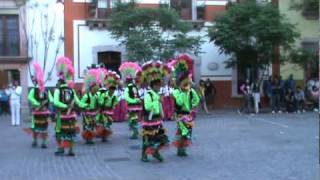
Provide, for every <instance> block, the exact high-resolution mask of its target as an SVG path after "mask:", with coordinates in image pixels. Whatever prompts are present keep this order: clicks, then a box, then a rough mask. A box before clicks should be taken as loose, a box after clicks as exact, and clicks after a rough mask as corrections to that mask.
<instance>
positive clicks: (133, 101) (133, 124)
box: [124, 83, 142, 139]
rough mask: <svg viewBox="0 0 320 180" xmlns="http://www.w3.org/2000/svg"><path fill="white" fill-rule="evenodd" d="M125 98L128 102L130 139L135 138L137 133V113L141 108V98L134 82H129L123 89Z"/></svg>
mask: <svg viewBox="0 0 320 180" xmlns="http://www.w3.org/2000/svg"><path fill="white" fill-rule="evenodd" d="M124 93H125V99H126V101H127V103H128V111H129V127H130V129H131V130H132V135H131V139H137V138H138V135H139V131H138V123H139V113H140V111H141V110H142V107H141V100H140V98H139V94H138V88H137V87H136V85H135V84H133V83H129V84H128V87H127V88H126V89H125V92H124Z"/></svg>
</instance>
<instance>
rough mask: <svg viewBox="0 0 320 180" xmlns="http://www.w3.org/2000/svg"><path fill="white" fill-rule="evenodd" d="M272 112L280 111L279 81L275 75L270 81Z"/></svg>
mask: <svg viewBox="0 0 320 180" xmlns="http://www.w3.org/2000/svg"><path fill="white" fill-rule="evenodd" d="M271 102H272V114H274V113H276V112H278V113H282V111H281V109H280V82H279V79H278V78H277V77H275V78H274V80H273V81H272V100H271Z"/></svg>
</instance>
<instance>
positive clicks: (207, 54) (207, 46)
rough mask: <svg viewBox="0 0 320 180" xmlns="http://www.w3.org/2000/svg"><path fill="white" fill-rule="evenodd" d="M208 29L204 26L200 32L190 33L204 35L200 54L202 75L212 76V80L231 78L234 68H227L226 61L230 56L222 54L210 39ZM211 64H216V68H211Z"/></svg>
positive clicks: (205, 76)
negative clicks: (207, 34)
mask: <svg viewBox="0 0 320 180" xmlns="http://www.w3.org/2000/svg"><path fill="white" fill-rule="evenodd" d="M206 32H207V29H206V28H203V29H202V30H201V31H200V32H198V31H194V32H191V33H190V35H200V36H202V37H203V39H202V40H203V41H204V43H203V44H202V45H201V51H202V52H203V53H201V54H199V57H200V59H201V68H200V69H201V76H202V78H205V79H206V78H210V79H211V80H231V76H232V69H226V68H225V64H224V61H226V60H228V58H229V57H228V56H227V55H225V54H220V53H219V49H218V47H217V46H215V45H214V43H213V42H210V41H209V38H208V37H207V36H206ZM210 66H216V67H217V68H216V69H214V70H210V68H209V67H210Z"/></svg>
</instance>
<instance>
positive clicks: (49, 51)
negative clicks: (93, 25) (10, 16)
mask: <svg viewBox="0 0 320 180" xmlns="http://www.w3.org/2000/svg"><path fill="white" fill-rule="evenodd" d="M16 4H17V5H18V6H20V8H19V10H20V14H21V16H19V17H20V21H21V23H22V31H23V35H24V36H25V39H26V46H27V51H28V55H29V56H31V59H32V60H37V61H39V63H40V64H41V65H42V68H43V71H44V72H45V73H46V74H45V75H46V76H45V81H46V82H47V81H48V80H49V79H51V76H52V73H53V71H54V67H55V63H56V59H57V56H58V54H59V52H60V50H61V48H62V47H63V43H64V34H63V31H60V32H59V31H58V30H57V28H58V27H59V24H58V22H57V18H58V16H59V15H58V14H59V13H62V9H61V8H63V7H60V6H59V5H61V6H63V5H62V4H61V3H60V4H59V2H58V1H56V0H50V1H46V2H42V1H40V0H16ZM52 8H54V9H52ZM60 16H61V14H60ZM61 17H62V16H61ZM39 31H40V33H39ZM49 62H53V63H51V64H50V63H49ZM48 63H49V64H48ZM28 69H29V75H30V76H31V75H32V74H31V73H32V71H31V67H30V64H28Z"/></svg>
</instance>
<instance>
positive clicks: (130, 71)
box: [119, 62, 141, 79]
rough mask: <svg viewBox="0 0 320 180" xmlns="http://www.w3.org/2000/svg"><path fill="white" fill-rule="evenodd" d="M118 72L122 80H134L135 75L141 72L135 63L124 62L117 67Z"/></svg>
mask: <svg viewBox="0 0 320 180" xmlns="http://www.w3.org/2000/svg"><path fill="white" fill-rule="evenodd" d="M119 71H120V73H121V77H122V78H126V79H135V78H136V75H137V73H138V72H139V71H141V67H140V65H139V64H138V63H135V62H124V63H122V64H121V66H120V67H119Z"/></svg>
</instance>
